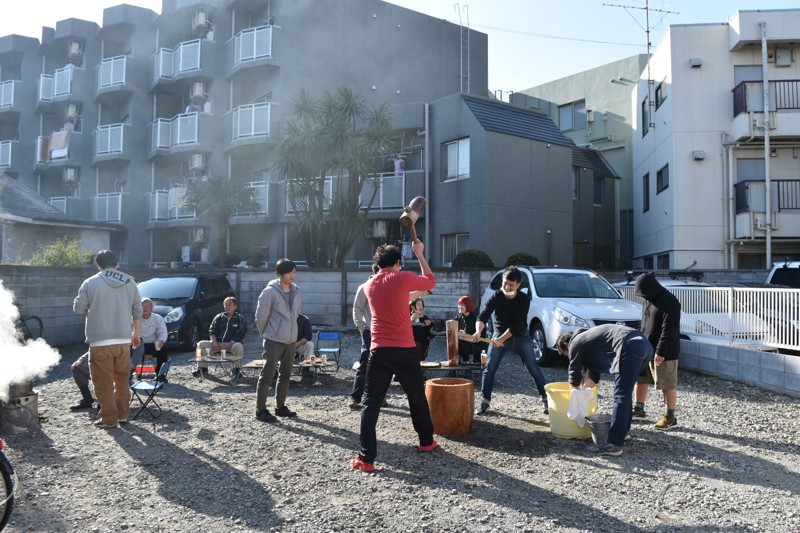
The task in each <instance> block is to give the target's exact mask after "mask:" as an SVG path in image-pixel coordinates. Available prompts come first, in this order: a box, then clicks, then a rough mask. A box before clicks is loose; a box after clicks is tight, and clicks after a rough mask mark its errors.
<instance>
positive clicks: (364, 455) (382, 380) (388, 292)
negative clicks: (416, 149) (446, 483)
mask: <svg viewBox="0 0 800 533" xmlns="http://www.w3.org/2000/svg"><path fill="white" fill-rule="evenodd" d="M411 248H412V249H413V250H414V255H416V256H417V260H418V261H419V264H420V267H421V269H422V275H417V274H414V273H411V272H402V271H401V270H400V269H401V263H400V260H401V258H402V255H401V253H400V249H399V248H398V247H397V246H394V245H390V244H383V245H381V246H379V247H378V249H377V250H376V251H375V256H374V257H373V259H374V262H375V264H377V265H378V267H379V268H380V270H379V271H378V273H377V274H376V275H375V276H374V277H372V278H370V279H369V280H368V281H367V282H366V283H365V286H364V293H365V294H366V295H367V301H368V302H369V308H370V311H371V313H372V320H371V322H370V332H371V334H372V342H371V344H370V355H369V361H368V362H367V380H366V386H365V391H364V392H365V394H366V399H365V400H364V409H363V410H362V411H361V453H359V454H358V456H357V457H355V458H354V459H352V460H351V461H350V466H352V467H353V468H355V469H356V470H362V471H364V472H372V471H373V470H374V469H375V466H374V464H373V463H374V462H375V456H376V455H377V454H378V443H377V438H376V436H375V426H376V425H377V423H378V414H379V413H380V410H381V404H382V403H383V400H384V398H385V397H386V391H387V390H388V389H389V384H390V383H391V381H392V376H393V375H394V376H396V377H397V381H399V382H400V385H402V387H403V390H404V391H405V393H406V396H407V397H408V406H409V408H410V410H411V422H412V423H413V425H414V429H415V430H416V432H417V434H418V435H419V446H417V449H418V450H419V451H421V452H431V451H433V450H435V449H436V448H437V444H436V441H435V440H433V422H432V421H431V412H430V409H429V408H428V400H427V399H426V398H425V385H424V381H423V378H422V370H421V369H420V366H419V357H418V356H417V350H416V344H415V343H414V334H413V333H412V331H411V321H410V320H409V319H408V294H409V293H410V292H412V291H426V290H431V289H433V287H434V286H435V285H436V277H435V276H434V275H433V272H432V271H431V267H430V266H429V265H428V262H427V261H426V260H425V256H424V255H423V254H422V253H423V252H424V251H425V245H424V244H422V242H421V241H420V240H416V241H414V243H413V244H412V245H411Z"/></svg>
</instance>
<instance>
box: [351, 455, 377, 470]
mask: <svg viewBox="0 0 800 533" xmlns="http://www.w3.org/2000/svg"><path fill="white" fill-rule="evenodd" d="M350 466H351V467H352V468H353V469H354V470H361V471H362V472H373V471H374V470H375V464H374V463H368V462H366V461H362V460H361V457H355V458H353V459H350Z"/></svg>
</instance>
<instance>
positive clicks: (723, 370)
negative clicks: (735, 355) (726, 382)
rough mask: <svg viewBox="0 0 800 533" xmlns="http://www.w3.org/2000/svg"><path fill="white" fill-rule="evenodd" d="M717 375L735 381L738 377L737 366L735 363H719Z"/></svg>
mask: <svg viewBox="0 0 800 533" xmlns="http://www.w3.org/2000/svg"><path fill="white" fill-rule="evenodd" d="M717 373H718V374H719V375H720V376H725V377H729V378H734V379H737V378H738V377H739V365H737V364H735V363H724V362H722V361H719V364H718V365H717Z"/></svg>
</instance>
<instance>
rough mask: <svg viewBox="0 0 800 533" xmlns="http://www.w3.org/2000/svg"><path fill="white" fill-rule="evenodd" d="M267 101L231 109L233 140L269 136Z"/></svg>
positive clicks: (268, 107)
mask: <svg viewBox="0 0 800 533" xmlns="http://www.w3.org/2000/svg"><path fill="white" fill-rule="evenodd" d="M269 117H270V104H269V102H265V103H260V104H249V105H243V106H239V107H237V108H236V109H234V110H233V140H234V141H237V140H239V139H246V138H249V137H259V136H269Z"/></svg>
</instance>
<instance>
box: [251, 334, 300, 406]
mask: <svg viewBox="0 0 800 533" xmlns="http://www.w3.org/2000/svg"><path fill="white" fill-rule="evenodd" d="M294 352H295V349H294V343H291V344H283V343H281V342H275V341H270V340H267V339H264V353H263V357H264V359H265V362H264V366H263V367H261V374H259V376H258V384H257V385H256V411H263V410H265V409H266V408H267V393H268V392H269V385H270V383H272V378H273V377H274V376H275V368H276V367H278V368H280V374H279V375H278V384H277V386H276V387H275V405H276V406H277V407H283V406H284V405H286V396H288V394H289V380H290V379H291V377H292V363H294Z"/></svg>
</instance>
